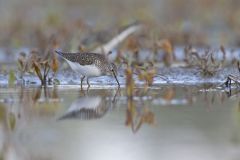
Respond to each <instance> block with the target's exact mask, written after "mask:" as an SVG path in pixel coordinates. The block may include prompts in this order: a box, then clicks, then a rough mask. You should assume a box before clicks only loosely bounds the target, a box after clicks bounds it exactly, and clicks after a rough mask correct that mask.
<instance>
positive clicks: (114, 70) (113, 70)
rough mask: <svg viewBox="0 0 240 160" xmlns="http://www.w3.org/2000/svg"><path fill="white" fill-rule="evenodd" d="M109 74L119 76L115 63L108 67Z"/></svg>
mask: <svg viewBox="0 0 240 160" xmlns="http://www.w3.org/2000/svg"><path fill="white" fill-rule="evenodd" d="M108 72H109V73H110V74H111V75H112V74H115V75H116V76H117V75H118V72H117V66H116V65H115V64H114V63H109V65H108Z"/></svg>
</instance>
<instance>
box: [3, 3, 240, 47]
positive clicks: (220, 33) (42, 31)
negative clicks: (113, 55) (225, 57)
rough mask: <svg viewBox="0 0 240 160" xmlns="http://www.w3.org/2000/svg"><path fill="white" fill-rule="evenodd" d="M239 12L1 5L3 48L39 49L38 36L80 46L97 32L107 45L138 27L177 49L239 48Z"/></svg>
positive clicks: (227, 7)
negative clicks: (72, 39)
mask: <svg viewBox="0 0 240 160" xmlns="http://www.w3.org/2000/svg"><path fill="white" fill-rule="evenodd" d="M239 7H240V1H239V0H227V1H226V0H211V1H210V0H191V1H190V0H165V1H164V0H148V1H144V0H131V1H127V0H121V1H119V0H101V1H96V0H41V1H39V0H0V19H1V23H0V35H1V36H0V46H1V47H16V48H17V47H22V46H27V47H38V46H36V45H38V44H39V43H38V42H37V41H39V37H40V39H41V37H42V39H44V38H46V39H47V38H49V37H50V36H51V35H62V37H63V38H64V40H65V41H67V40H68V37H69V35H72V34H75V33H79V32H81V34H80V35H81V36H80V37H81V38H82V39H81V40H82V41H81V42H83V37H88V36H89V35H91V34H92V33H96V32H100V33H101V35H102V39H101V38H100V40H99V39H98V40H99V41H107V40H105V39H109V37H112V36H113V35H115V34H117V33H118V32H119V29H121V27H124V26H126V25H129V24H133V23H135V22H140V23H144V24H146V25H147V26H148V27H149V29H148V34H149V35H152V36H156V37H157V38H159V39H162V38H166V39H170V40H171V41H172V42H173V44H175V45H186V44H193V45H210V46H220V45H221V44H222V45H225V46H239V45H240V38H239V37H240V18H239V17H240V9H239ZM36 35H37V37H38V38H36ZM100 37H101V36H100Z"/></svg>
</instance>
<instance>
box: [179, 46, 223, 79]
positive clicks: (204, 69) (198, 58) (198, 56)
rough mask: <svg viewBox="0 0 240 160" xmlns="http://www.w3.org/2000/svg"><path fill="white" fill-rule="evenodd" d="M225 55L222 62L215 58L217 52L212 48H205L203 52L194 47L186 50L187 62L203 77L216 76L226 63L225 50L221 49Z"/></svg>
mask: <svg viewBox="0 0 240 160" xmlns="http://www.w3.org/2000/svg"><path fill="white" fill-rule="evenodd" d="M220 48H221V50H222V54H223V59H222V60H221V61H219V60H217V59H216V58H215V57H214V54H216V53H217V50H214V49H211V48H205V49H204V50H203V51H202V52H200V51H198V50H196V49H195V48H193V47H192V46H188V47H186V48H185V49H184V52H185V62H186V63H187V64H188V66H190V67H196V68H198V70H199V72H200V73H201V75H202V76H204V77H205V76H206V77H209V76H214V75H215V74H216V73H217V72H218V71H219V70H220V69H221V68H222V67H223V65H224V62H225V60H226V59H225V57H226V56H225V54H226V52H225V49H224V48H223V47H222V46H221V47H220Z"/></svg>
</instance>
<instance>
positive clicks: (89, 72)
mask: <svg viewBox="0 0 240 160" xmlns="http://www.w3.org/2000/svg"><path fill="white" fill-rule="evenodd" d="M67 62H68V64H69V66H70V67H71V68H72V70H74V71H75V72H77V73H80V74H81V75H84V76H86V77H96V76H100V75H101V70H100V69H99V68H98V67H97V66H96V65H80V64H79V63H76V62H71V61H69V60H67Z"/></svg>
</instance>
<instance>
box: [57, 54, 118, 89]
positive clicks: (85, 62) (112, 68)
mask: <svg viewBox="0 0 240 160" xmlns="http://www.w3.org/2000/svg"><path fill="white" fill-rule="evenodd" d="M55 52H56V53H57V54H58V55H60V56H61V57H63V58H64V59H65V60H66V61H67V63H68V64H69V66H70V67H71V68H72V70H73V71H75V72H76V73H79V74H81V75H82V77H81V89H82V82H83V80H84V78H85V77H86V78H87V84H88V87H90V84H89V81H88V78H90V77H97V76H101V75H113V76H114V78H115V79H116V81H117V84H118V86H120V84H119V82H118V79H117V67H116V65H115V64H114V63H109V62H108V60H107V59H106V57H105V55H102V54H98V53H66V52H60V51H57V50H56V51H55Z"/></svg>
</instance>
